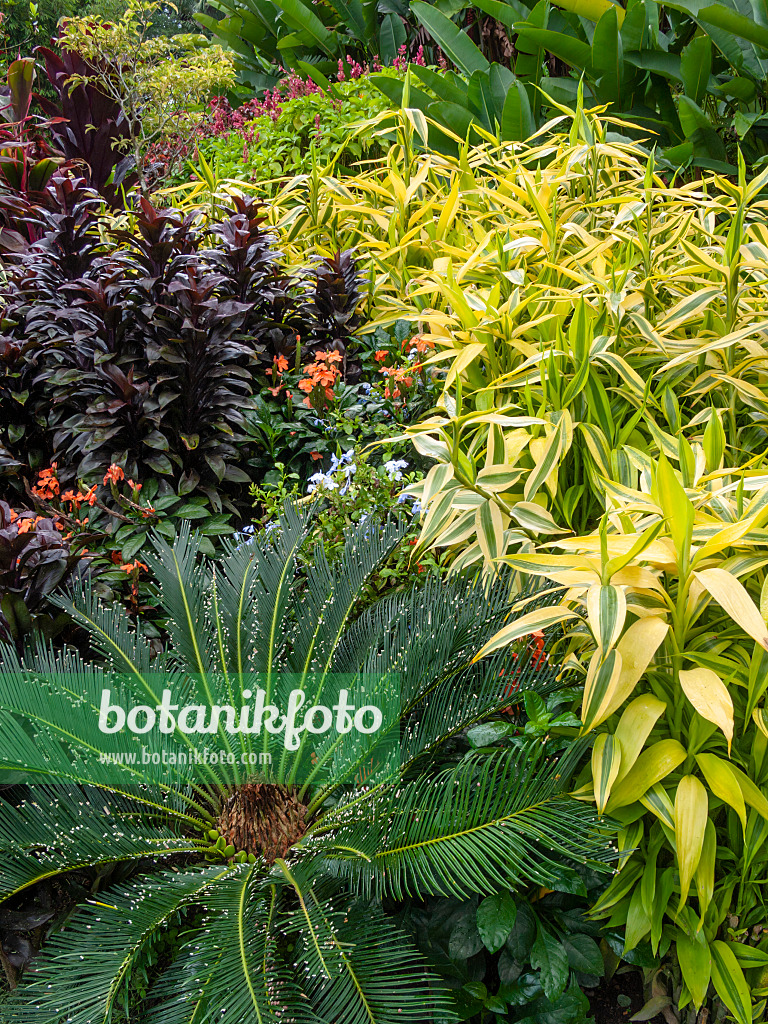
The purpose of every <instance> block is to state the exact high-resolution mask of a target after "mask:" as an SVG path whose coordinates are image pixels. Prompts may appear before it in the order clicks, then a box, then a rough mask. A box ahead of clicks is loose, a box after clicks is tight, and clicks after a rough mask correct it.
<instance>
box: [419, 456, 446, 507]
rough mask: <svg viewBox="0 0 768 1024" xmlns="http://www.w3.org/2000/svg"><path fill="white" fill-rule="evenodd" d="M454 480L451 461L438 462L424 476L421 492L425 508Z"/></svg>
mask: <svg viewBox="0 0 768 1024" xmlns="http://www.w3.org/2000/svg"><path fill="white" fill-rule="evenodd" d="M451 480H453V465H452V464H451V463H450V462H438V463H437V465H436V466H433V467H432V468H431V469H430V471H429V472H428V473H427V475H426V476H425V477H424V483H423V488H422V492H421V503H422V506H423V507H424V508H426V506H427V505H428V504H429V503H430V501H432V499H433V498H434V496H435V495H436V494H439V493H440V491H442V490H444V489H445V486H446V485H447V484H448V483H449V481H451Z"/></svg>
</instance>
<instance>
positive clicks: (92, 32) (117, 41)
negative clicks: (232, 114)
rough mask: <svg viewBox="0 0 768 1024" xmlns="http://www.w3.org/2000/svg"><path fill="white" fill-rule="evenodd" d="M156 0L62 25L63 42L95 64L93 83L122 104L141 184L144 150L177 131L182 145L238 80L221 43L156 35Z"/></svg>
mask: <svg viewBox="0 0 768 1024" xmlns="http://www.w3.org/2000/svg"><path fill="white" fill-rule="evenodd" d="M159 6H160V4H159V2H157V0H131V2H130V3H128V5H127V6H126V8H125V13H124V15H123V17H122V19H121V20H120V21H119V22H117V23H116V24H115V25H110V24H103V23H98V22H97V23H95V24H94V21H93V19H91V18H87V17H86V18H73V19H71V20H69V21H67V23H66V24H65V25H64V27H63V32H62V36H61V39H60V44H61V46H63V47H65V48H68V49H70V50H74V51H76V52H78V53H80V54H82V56H83V57H85V58H86V59H88V60H90V61H92V62H93V72H92V73H91V74H89V75H88V76H83V77H78V76H75V77H74V78H73V80H72V84H73V85H76V84H78V82H81V81H87V82H89V83H91V84H93V85H95V86H97V87H98V89H99V90H100V91H102V92H103V93H104V94H105V95H107V96H109V97H110V98H111V99H113V100H115V101H116V102H117V103H119V104H120V106H121V108H122V111H123V115H124V117H125V123H126V129H127V133H128V136H129V138H128V146H129V148H130V152H131V154H132V155H133V157H134V160H135V165H136V168H137V171H138V172H139V175H140V181H141V184H142V187H145V186H146V179H145V172H144V169H143V163H144V162H143V159H142V156H143V153H144V152H145V150H146V148H147V147H148V146H149V145H151V144H152V143H153V142H157V141H160V140H166V139H167V138H168V137H169V133H171V130H172V137H173V139H174V140H175V144H176V146H177V147H178V149H179V150H181V149H182V148H183V147H184V145H185V143H187V141H188V139H189V137H190V136H191V135H192V134H194V130H195V127H196V125H197V121H198V111H199V110H200V108H201V105H202V104H203V103H204V101H205V100H206V99H208V98H209V97H211V96H213V95H215V94H217V93H221V92H224V91H225V90H226V89H227V88H229V87H230V86H231V85H232V84H234V70H233V64H232V58H231V56H230V55H229V54H227V53H226V52H225V51H224V50H222V48H221V47H220V46H208V45H202V44H205V43H206V40H202V44H201V40H200V38H199V37H194V36H176V37H174V38H172V39H169V38H167V37H165V36H155V37H152V36H151V34H150V30H151V27H152V18H153V15H154V14H155V12H156V11H157V10H158V8H159Z"/></svg>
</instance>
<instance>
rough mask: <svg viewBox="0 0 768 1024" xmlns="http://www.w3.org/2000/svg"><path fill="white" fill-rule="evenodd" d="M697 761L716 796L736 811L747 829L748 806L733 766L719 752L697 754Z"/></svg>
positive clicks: (743, 827) (742, 825)
mask: <svg viewBox="0 0 768 1024" xmlns="http://www.w3.org/2000/svg"><path fill="white" fill-rule="evenodd" d="M696 763H697V764H698V766H699V768H701V773H702V775H703V776H704V778H705V780H706V783H707V785H708V786H709V788H710V789H711V790H712V792H713V793H714V794H715V796H716V797H717V798H718V799H719V800H722V801H723V803H724V804H725V805H726V806H727V807H732V808H733V810H734V811H736V814H737V815H738V816H739V821H740V822H741V827H742V829H746V827H747V808H746V806H745V803H744V794H743V793H742V791H741V786H740V785H739V783H738V780H737V778H736V774H735V773H734V771H733V766H732V765H731V764H730V763H729V762H728V761H724V760H723V759H722V757H718V756H717V754H697V755H696Z"/></svg>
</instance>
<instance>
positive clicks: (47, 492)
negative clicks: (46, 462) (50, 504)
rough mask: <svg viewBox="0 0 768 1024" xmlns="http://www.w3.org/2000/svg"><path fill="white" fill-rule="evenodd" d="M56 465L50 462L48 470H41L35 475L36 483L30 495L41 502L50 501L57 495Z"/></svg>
mask: <svg viewBox="0 0 768 1024" xmlns="http://www.w3.org/2000/svg"><path fill="white" fill-rule="evenodd" d="M56 467H57V463H55V462H52V463H51V464H50V466H49V467H48V469H41V470H40V472H39V473H38V474H37V483H36V484H35V486H34V487H33V488H32V493H33V494H34V495H35V497H37V498H42V499H43V501H50V500H51V499H52V498H55V497H56V496H57V495H58V493H59V481H58V480H57V479H56Z"/></svg>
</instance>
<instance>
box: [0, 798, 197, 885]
mask: <svg viewBox="0 0 768 1024" xmlns="http://www.w3.org/2000/svg"><path fill="white" fill-rule="evenodd" d="M200 845H201V844H200V841H199V840H195V839H188V838H185V837H184V836H179V835H178V833H177V831H175V830H174V829H172V828H171V827H170V826H169V825H168V824H163V823H162V822H158V821H153V820H151V819H149V817H148V815H147V813H146V806H145V804H143V803H142V802H140V801H138V800H135V801H133V800H129V799H127V798H126V797H122V796H115V795H110V794H105V793H103V792H101V791H99V790H96V789H89V788H83V789H72V790H65V789H63V788H62V787H58V786H57V787H51V788H48V787H45V786H40V787H35V789H34V793H33V795H32V796H31V797H30V798H29V799H27V800H25V801H23V802H22V803H21V804H20V805H19V806H18V807H17V806H14V805H13V804H11V803H10V802H9V801H7V800H0V900H5V899H8V898H9V897H10V896H13V895H15V894H16V893H18V892H20V891H21V890H22V889H27V888H29V886H31V885H34V884H35V883H36V882H39V881H41V880H42V879H44V878H50V877H51V876H53V875H58V874H61V873H62V872H66V871H73V870H75V869H76V868H82V867H93V866H98V865H100V864H107V863H110V862H115V861H129V860H133V861H140V860H141V859H142V858H145V857H152V858H154V859H157V858H163V857H170V856H171V855H173V854H178V853H192V854H199V850H200Z"/></svg>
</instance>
